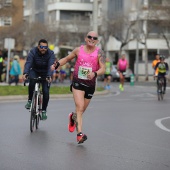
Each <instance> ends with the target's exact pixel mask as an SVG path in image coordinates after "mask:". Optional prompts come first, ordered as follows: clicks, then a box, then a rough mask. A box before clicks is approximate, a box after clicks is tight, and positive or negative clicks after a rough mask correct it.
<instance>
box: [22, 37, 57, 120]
mask: <svg viewBox="0 0 170 170" xmlns="http://www.w3.org/2000/svg"><path fill="white" fill-rule="evenodd" d="M54 61H55V55H54V52H53V51H51V50H50V49H49V48H48V42H47V40H45V39H41V40H39V42H38V46H37V47H34V48H33V49H31V51H30V52H29V54H28V57H27V60H26V63H25V66H24V71H23V80H26V78H27V76H29V78H30V82H29V87H28V93H29V95H28V102H27V104H26V105H25V108H26V109H30V107H31V100H32V96H33V91H34V87H35V83H36V82H35V80H33V78H38V77H39V76H40V77H42V78H43V79H44V80H43V81H42V92H43V104H42V119H43V120H45V119H47V114H46V112H47V106H48V101H49V89H50V87H49V82H47V80H45V79H46V78H49V79H50V80H49V81H50V82H51V76H52V71H51V68H50V66H51V65H52V64H53V63H54Z"/></svg>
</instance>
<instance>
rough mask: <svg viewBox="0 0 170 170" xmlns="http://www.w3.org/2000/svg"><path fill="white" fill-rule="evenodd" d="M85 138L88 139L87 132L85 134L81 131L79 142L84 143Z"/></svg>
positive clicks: (78, 135) (78, 137)
mask: <svg viewBox="0 0 170 170" xmlns="http://www.w3.org/2000/svg"><path fill="white" fill-rule="evenodd" d="M85 140H87V136H86V135H85V134H83V133H81V132H80V133H78V134H77V142H78V144H81V143H83V142H84V141H85Z"/></svg>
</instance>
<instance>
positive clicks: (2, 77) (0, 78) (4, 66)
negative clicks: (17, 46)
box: [0, 50, 22, 85]
mask: <svg viewBox="0 0 170 170" xmlns="http://www.w3.org/2000/svg"><path fill="white" fill-rule="evenodd" d="M7 74H8V76H9V78H8V79H9V80H8V82H7V83H8V84H9V85H11V84H12V83H15V85H18V83H19V76H20V75H21V74H22V70H21V65H20V58H19V56H18V55H14V57H13V58H11V59H10V62H9V66H8V57H7V54H6V53H3V51H2V50H0V82H6V81H7V79H6V78H7Z"/></svg>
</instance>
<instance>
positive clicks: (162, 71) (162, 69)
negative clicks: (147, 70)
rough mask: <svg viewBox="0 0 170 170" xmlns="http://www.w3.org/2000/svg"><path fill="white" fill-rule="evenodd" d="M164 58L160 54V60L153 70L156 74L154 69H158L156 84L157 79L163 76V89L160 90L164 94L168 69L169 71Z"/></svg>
mask: <svg viewBox="0 0 170 170" xmlns="http://www.w3.org/2000/svg"><path fill="white" fill-rule="evenodd" d="M164 60H165V56H164V55H160V62H158V63H157V64H156V66H155V68H154V70H155V75H154V76H156V70H157V69H158V75H157V76H158V79H157V86H158V82H159V79H160V78H162V77H163V78H164V91H163V92H162V93H163V94H165V92H166V77H167V75H168V71H169V66H168V64H167V63H166V62H165V61H164ZM158 92H159V91H158Z"/></svg>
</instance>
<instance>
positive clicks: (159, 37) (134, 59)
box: [106, 0, 170, 77]
mask: <svg viewBox="0 0 170 170" xmlns="http://www.w3.org/2000/svg"><path fill="white" fill-rule="evenodd" d="M108 1H109V3H108V14H107V15H108V18H110V20H114V19H115V18H118V17H119V16H120V14H122V15H123V16H124V18H126V20H127V21H126V24H124V25H123V28H122V30H121V35H123V36H122V37H123V38H124V39H125V38H127V37H128V38H127V40H130V39H131V40H130V41H129V42H128V43H127V44H126V43H125V44H126V45H124V46H123V48H122V51H123V52H124V53H126V55H127V58H128V60H129V63H130V67H131V69H132V71H133V72H134V73H137V74H139V76H141V77H142V76H151V75H152V74H153V70H152V67H151V62H152V61H153V59H154V58H155V54H157V53H159V54H164V55H165V56H167V57H169V55H170V54H169V47H168V42H167V41H170V25H168V24H167V23H169V17H168V10H167V14H165V9H167V8H170V4H169V3H168V1H167V0H158V1H155V0H121V1H119V0H108ZM111 4H112V5H113V6H114V9H115V11H114V12H113V11H112V8H111ZM110 11H111V12H110ZM110 14H111V15H110ZM127 22H128V24H127ZM165 23H166V24H165ZM130 24H133V25H130ZM129 25H130V26H131V27H128V26H129ZM164 27H166V28H164ZM129 28H130V31H129V33H128V34H127V30H128V29H129ZM114 35H115V34H114ZM114 35H113V36H110V38H109V41H108V43H107V48H106V51H107V55H108V56H110V57H111V58H112V60H113V61H115V62H116V61H117V60H118V57H119V56H120V54H119V52H120V48H121V45H122V43H121V40H119V39H117V38H115V36H114ZM163 35H165V36H163ZM165 37H166V39H167V41H166V39H165ZM124 42H125V41H124Z"/></svg>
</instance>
